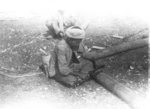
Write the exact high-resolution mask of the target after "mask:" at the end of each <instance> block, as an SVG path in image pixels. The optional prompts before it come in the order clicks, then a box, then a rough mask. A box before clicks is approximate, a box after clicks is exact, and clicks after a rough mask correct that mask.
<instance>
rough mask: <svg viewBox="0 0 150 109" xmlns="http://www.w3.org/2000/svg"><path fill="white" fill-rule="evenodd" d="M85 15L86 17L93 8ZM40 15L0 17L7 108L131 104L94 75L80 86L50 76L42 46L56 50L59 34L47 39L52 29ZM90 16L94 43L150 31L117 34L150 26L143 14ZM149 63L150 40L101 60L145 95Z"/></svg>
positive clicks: (1, 100) (89, 39) (93, 108)
mask: <svg viewBox="0 0 150 109" xmlns="http://www.w3.org/2000/svg"><path fill="white" fill-rule="evenodd" d="M79 15H80V16H79V18H80V17H85V16H88V15H89V14H84V13H82V14H81V13H80V14H79ZM89 16H90V15H89ZM37 19H38V18H37V17H36V18H35V17H33V18H30V19H25V18H9V17H3V18H1V19H0V107H1V109H27V108H33V109H35V108H36V109H39V108H51V109H59V108H62V109H68V108H72V109H78V108H80V109H84V108H86V109H99V108H101V109H122V107H124V109H130V108H129V107H128V106H127V105H126V104H125V103H124V102H122V101H121V100H120V99H118V98H117V97H116V96H114V95H112V94H111V93H110V92H108V91H107V90H106V89H104V88H103V87H101V86H100V85H98V84H97V83H95V82H94V81H89V82H87V83H85V84H83V85H82V86H80V87H78V88H76V89H68V88H65V87H64V86H62V85H60V84H59V83H57V82H55V81H54V80H48V79H46V77H45V76H44V74H42V72H41V71H40V70H39V69H38V66H39V65H40V64H41V57H40V53H39V48H40V47H41V46H47V50H48V51H49V52H51V51H52V50H53V48H54V43H55V40H53V39H52V40H44V39H42V34H43V33H44V32H45V30H46V27H45V24H44V22H45V21H41V22H37ZM89 19H90V21H91V23H90V26H89V28H88V30H87V32H86V39H85V41H84V43H85V44H86V45H87V46H88V47H91V46H92V45H98V46H102V47H110V46H113V45H117V44H121V43H124V42H128V41H132V40H135V39H139V38H145V37H148V30H144V31H142V32H141V33H139V34H136V35H135V36H133V37H131V38H128V39H127V40H124V41H123V40H122V39H118V38H113V37H112V36H113V35H115V34H118V35H120V36H123V37H128V36H129V35H132V34H135V33H137V32H138V31H140V30H142V29H145V28H148V24H147V23H145V22H142V21H140V20H139V19H134V18H131V17H127V18H118V17H111V18H109V17H108V16H105V18H103V19H101V16H98V15H95V16H92V17H90V18H89ZM148 63H149V58H148V46H147V47H143V48H140V49H136V50H132V51H128V52H124V53H121V54H118V55H116V56H112V57H109V58H105V59H101V60H97V64H98V65H103V64H105V66H106V67H105V68H104V71H103V72H104V73H106V74H108V75H110V76H111V77H112V78H114V79H116V80H117V81H119V82H120V83H122V84H123V85H125V86H127V87H129V88H131V89H132V90H134V91H135V92H136V93H142V94H143V95H146V94H147V89H148V67H149V65H148ZM38 73H41V74H38ZM34 74H35V75H34ZM10 76H11V77H10Z"/></svg>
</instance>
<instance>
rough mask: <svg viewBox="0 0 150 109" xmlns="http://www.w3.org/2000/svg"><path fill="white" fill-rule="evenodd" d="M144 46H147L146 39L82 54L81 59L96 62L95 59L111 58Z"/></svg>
mask: <svg viewBox="0 0 150 109" xmlns="http://www.w3.org/2000/svg"><path fill="white" fill-rule="evenodd" d="M145 46H148V38H145V39H139V40H135V41H131V42H127V43H123V44H119V45H116V46H113V47H109V48H106V49H104V50H103V51H99V50H98V51H92V52H85V53H83V58H85V59H89V60H96V59H101V58H105V57H109V56H113V55H116V54H118V53H122V52H126V51H130V50H134V49H137V48H141V47H145Z"/></svg>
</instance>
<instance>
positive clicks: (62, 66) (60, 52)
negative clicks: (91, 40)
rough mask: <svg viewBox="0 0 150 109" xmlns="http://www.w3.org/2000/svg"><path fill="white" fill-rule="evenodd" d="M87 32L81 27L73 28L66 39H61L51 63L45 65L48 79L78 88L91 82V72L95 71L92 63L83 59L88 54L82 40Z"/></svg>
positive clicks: (67, 31)
mask: <svg viewBox="0 0 150 109" xmlns="http://www.w3.org/2000/svg"><path fill="white" fill-rule="evenodd" d="M84 37H85V31H84V30H83V29H81V28H80V27H77V26H73V27H70V28H68V29H67V30H66V34H65V38H63V39H61V40H60V41H59V42H58V43H57V45H56V46H55V49H54V51H53V53H52V54H51V58H50V61H49V63H47V62H44V61H45V60H43V62H44V63H45V65H47V66H48V67H47V68H46V67H45V73H46V76H47V77H48V78H53V79H55V80H56V81H57V82H59V83H61V84H63V85H65V86H68V87H76V86H78V85H81V84H82V83H84V82H85V81H87V80H89V72H90V71H93V64H92V62H90V61H88V60H85V59H83V58H82V54H83V53H85V52H87V49H86V47H85V46H84V45H83V43H81V42H82V39H83V38H84Z"/></svg>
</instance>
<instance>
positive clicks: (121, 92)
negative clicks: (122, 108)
mask: <svg viewBox="0 0 150 109" xmlns="http://www.w3.org/2000/svg"><path fill="white" fill-rule="evenodd" d="M92 79H93V80H95V82H97V83H98V84H100V85H101V86H102V87H104V88H105V89H107V90H108V91H109V92H111V93H112V94H114V95H115V96H117V97H118V98H119V99H121V100H122V101H124V102H125V103H127V104H128V105H129V106H130V107H131V108H133V109H138V106H136V104H135V100H137V98H138V97H137V95H136V93H135V92H134V91H132V90H131V89H129V88H128V87H126V86H124V85H123V84H121V83H119V82H117V81H116V80H114V79H113V78H111V77H110V76H108V75H106V74H104V73H100V74H98V75H95V76H92Z"/></svg>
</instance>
